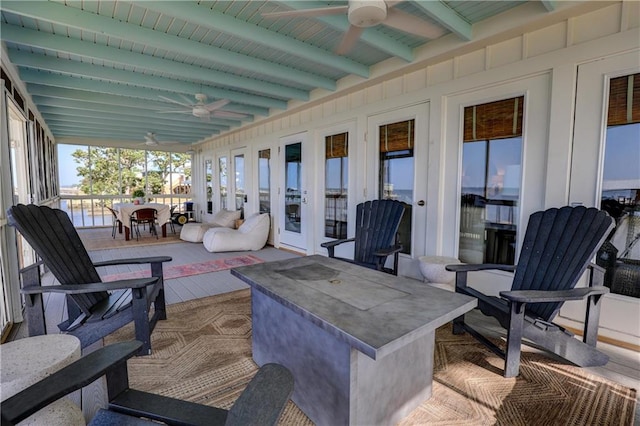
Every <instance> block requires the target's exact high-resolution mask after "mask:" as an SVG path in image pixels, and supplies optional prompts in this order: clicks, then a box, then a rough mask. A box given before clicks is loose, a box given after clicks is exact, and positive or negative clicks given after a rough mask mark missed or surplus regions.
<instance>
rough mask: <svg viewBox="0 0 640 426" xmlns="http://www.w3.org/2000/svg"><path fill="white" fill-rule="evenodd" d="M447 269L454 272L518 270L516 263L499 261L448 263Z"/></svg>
mask: <svg viewBox="0 0 640 426" xmlns="http://www.w3.org/2000/svg"><path fill="white" fill-rule="evenodd" d="M445 269H446V270H447V271H452V272H474V271H487V270H491V269H494V270H499V271H507V272H513V271H515V270H516V267H515V265H500V264H497V263H481V264H470V265H465V264H462V265H457V264H456V265H447V266H445Z"/></svg>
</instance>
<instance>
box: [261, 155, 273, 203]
mask: <svg viewBox="0 0 640 426" xmlns="http://www.w3.org/2000/svg"><path fill="white" fill-rule="evenodd" d="M258 191H259V200H260V213H271V150H270V149H263V150H261V151H258Z"/></svg>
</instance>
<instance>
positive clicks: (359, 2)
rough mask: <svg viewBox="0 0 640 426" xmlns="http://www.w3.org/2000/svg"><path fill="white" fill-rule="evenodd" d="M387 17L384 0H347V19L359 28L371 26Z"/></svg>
mask: <svg viewBox="0 0 640 426" xmlns="http://www.w3.org/2000/svg"><path fill="white" fill-rule="evenodd" d="M386 17H387V5H386V4H385V2H384V0H351V1H349V12H348V19H349V23H350V24H351V25H354V26H356V27H361V28H367V27H372V26H374V25H378V24H379V23H381V22H382V21H384V20H385V19H386Z"/></svg>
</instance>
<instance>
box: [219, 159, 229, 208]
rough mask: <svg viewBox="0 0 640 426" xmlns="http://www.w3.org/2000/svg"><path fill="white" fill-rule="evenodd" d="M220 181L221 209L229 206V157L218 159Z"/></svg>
mask: <svg viewBox="0 0 640 426" xmlns="http://www.w3.org/2000/svg"><path fill="white" fill-rule="evenodd" d="M218 167H219V169H218V170H219V171H218V173H219V176H218V178H219V180H218V181H219V182H220V188H219V189H220V210H222V209H226V208H227V157H220V158H219V159H218Z"/></svg>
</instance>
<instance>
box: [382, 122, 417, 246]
mask: <svg viewBox="0 0 640 426" xmlns="http://www.w3.org/2000/svg"><path fill="white" fill-rule="evenodd" d="M379 131H380V175H379V186H378V187H379V198H380V199H382V200H398V201H401V202H402V203H403V204H404V205H405V211H404V215H403V216H402V221H401V222H400V227H399V228H398V238H399V239H400V243H401V244H402V247H403V248H402V253H406V254H411V219H412V214H411V206H412V205H413V177H414V159H413V147H414V146H415V137H414V131H415V120H408V121H401V122H398V123H392V124H385V125H383V126H380V127H379Z"/></svg>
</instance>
